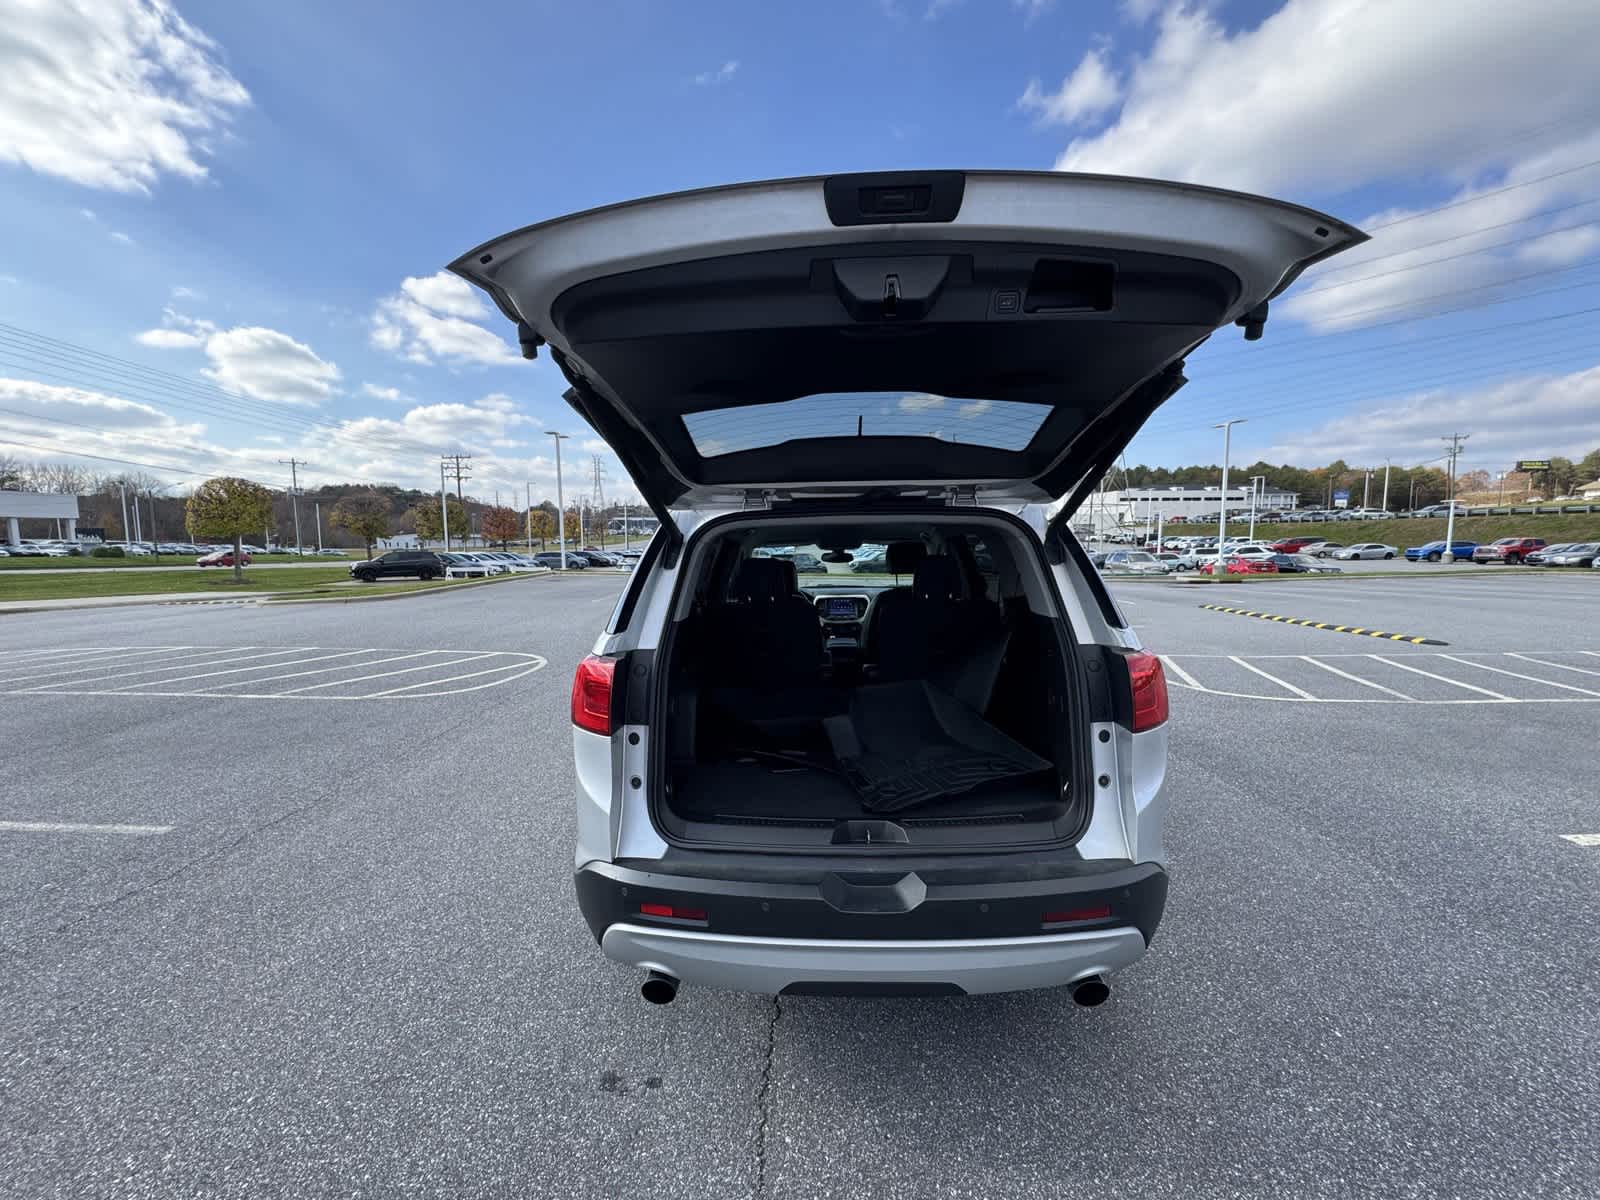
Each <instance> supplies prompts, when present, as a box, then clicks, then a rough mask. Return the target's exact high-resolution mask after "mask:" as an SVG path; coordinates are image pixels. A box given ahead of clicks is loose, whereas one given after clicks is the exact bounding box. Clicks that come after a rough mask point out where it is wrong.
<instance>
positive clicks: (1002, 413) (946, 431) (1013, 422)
mask: <svg viewBox="0 0 1600 1200" xmlns="http://www.w3.org/2000/svg"><path fill="white" fill-rule="evenodd" d="M1049 415H1050V406H1049V405H1046V404H1030V403H1026V402H1023V401H1019V400H983V399H961V398H958V397H954V396H935V395H930V394H928V393H926V392H825V393H819V394H816V395H811V396H801V397H799V398H798V399H794V400H784V401H781V402H779V403H777V404H749V405H741V406H738V407H734V408H719V409H712V410H708V411H704V412H695V413H687V414H685V415H684V418H683V423H684V426H685V427H686V428H687V429H688V431H689V437H690V438H691V439H692V440H693V442H694V448H695V451H696V452H697V453H698V454H700V456H701V457H703V458H715V457H717V456H718V455H720V454H735V453H737V452H739V451H741V450H755V449H758V448H761V447H765V446H778V445H782V444H783V443H785V442H794V441H805V440H807V439H811V438H835V437H925V438H934V439H936V440H938V441H943V442H957V443H961V444H963V445H969V446H987V447H991V448H993V449H996V450H1012V451H1016V450H1021V449H1023V447H1025V446H1026V445H1027V444H1028V443H1029V442H1031V441H1032V440H1033V436H1034V434H1036V433H1038V432H1039V426H1040V425H1042V424H1043V423H1044V419H1045V418H1046V417H1047V416H1049Z"/></svg>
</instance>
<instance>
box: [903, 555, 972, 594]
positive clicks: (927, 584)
mask: <svg viewBox="0 0 1600 1200" xmlns="http://www.w3.org/2000/svg"><path fill="white" fill-rule="evenodd" d="M911 587H912V590H913V591H915V592H916V594H917V595H918V597H920V598H921V599H923V600H959V599H961V590H962V589H961V568H960V567H959V566H957V565H956V560H955V559H953V558H945V557H944V556H943V555H934V556H932V557H930V558H925V559H923V560H922V561H921V562H920V563H918V564H917V573H916V575H915V576H914V577H913V579H912V584H911Z"/></svg>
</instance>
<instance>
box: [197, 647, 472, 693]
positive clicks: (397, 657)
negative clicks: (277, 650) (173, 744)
mask: <svg viewBox="0 0 1600 1200" xmlns="http://www.w3.org/2000/svg"><path fill="white" fill-rule="evenodd" d="M351 653H352V654H366V653H370V651H366V650H352V651H351ZM450 653H452V652H451V651H449V650H418V651H416V652H415V653H414V654H391V655H390V656H389V657H388V658H374V659H370V660H369V661H367V662H364V663H345V664H343V665H342V666H337V667H318V668H317V669H316V670H314V671H290V672H289V673H288V674H287V675H261V676H258V677H257V678H255V679H236V680H234V682H232V683H210V684H207V685H206V688H205V690H206V691H211V690H212V689H213V688H225V687H255V686H257V685H259V684H263V683H276V682H277V681H278V680H280V679H299V678H300V677H301V676H302V675H326V674H328V672H330V671H350V670H354V669H355V668H357V667H375V666H377V665H378V664H379V663H390V662H404V661H405V660H406V659H408V658H421V657H422V656H423V655H425V654H450ZM276 665H279V666H288V665H289V664H288V663H279V664H276ZM223 694H224V693H222V692H218V693H217V695H219V696H221V695H223Z"/></svg>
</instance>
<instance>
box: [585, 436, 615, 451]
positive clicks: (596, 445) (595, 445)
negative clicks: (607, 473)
mask: <svg viewBox="0 0 1600 1200" xmlns="http://www.w3.org/2000/svg"><path fill="white" fill-rule="evenodd" d="M578 449H580V450H582V451H583V452H584V453H585V454H609V453H610V452H611V447H610V446H608V445H606V443H605V442H603V441H601V440H600V439H599V438H585V439H584V440H583V441H581V442H579V443H578Z"/></svg>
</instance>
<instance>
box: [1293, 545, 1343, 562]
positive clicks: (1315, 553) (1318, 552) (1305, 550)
mask: <svg viewBox="0 0 1600 1200" xmlns="http://www.w3.org/2000/svg"><path fill="white" fill-rule="evenodd" d="M1343 549H1344V543H1343V542H1328V541H1322V542H1312V543H1311V544H1310V545H1309V546H1301V547H1300V553H1301V554H1309V555H1311V557H1312V558H1332V557H1333V556H1334V554H1335V553H1336V552H1338V551H1340V550H1343Z"/></svg>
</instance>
